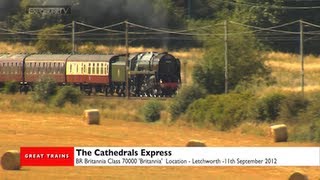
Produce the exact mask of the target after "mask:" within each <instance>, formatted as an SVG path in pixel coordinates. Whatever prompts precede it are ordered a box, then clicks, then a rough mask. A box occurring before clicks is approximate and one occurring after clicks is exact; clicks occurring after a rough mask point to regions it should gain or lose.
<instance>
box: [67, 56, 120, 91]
mask: <svg viewBox="0 0 320 180" xmlns="http://www.w3.org/2000/svg"><path fill="white" fill-rule="evenodd" d="M116 58H117V56H115V55H71V56H70V57H69V58H68V59H67V65H66V77H67V79H66V80H67V83H68V84H74V85H77V86H80V88H81V89H82V90H84V91H86V92H87V93H88V94H90V93H91V92H104V93H106V92H107V90H108V88H109V84H110V76H109V70H110V63H111V62H114V61H115V60H116Z"/></svg>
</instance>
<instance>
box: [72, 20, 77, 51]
mask: <svg viewBox="0 0 320 180" xmlns="http://www.w3.org/2000/svg"><path fill="white" fill-rule="evenodd" d="M75 26H76V23H75V21H72V54H74V53H75V49H76V47H75V43H74V41H75V35H74V33H75V28H76V27H75Z"/></svg>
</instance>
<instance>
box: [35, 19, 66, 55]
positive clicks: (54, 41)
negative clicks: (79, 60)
mask: <svg viewBox="0 0 320 180" xmlns="http://www.w3.org/2000/svg"><path fill="white" fill-rule="evenodd" d="M64 27H65V26H64V25H63V24H56V25H53V26H51V27H47V28H44V29H42V30H41V31H40V32H39V33H38V36H37V37H38V41H37V42H36V44H35V47H36V49H37V50H38V52H41V53H69V52H70V51H71V43H70V41H68V39H67V38H66V37H63V36H52V34H57V32H62V31H64V30H65V29H64Z"/></svg>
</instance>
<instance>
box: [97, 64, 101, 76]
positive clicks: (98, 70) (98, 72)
mask: <svg viewBox="0 0 320 180" xmlns="http://www.w3.org/2000/svg"><path fill="white" fill-rule="evenodd" d="M97 74H100V69H99V63H97Z"/></svg>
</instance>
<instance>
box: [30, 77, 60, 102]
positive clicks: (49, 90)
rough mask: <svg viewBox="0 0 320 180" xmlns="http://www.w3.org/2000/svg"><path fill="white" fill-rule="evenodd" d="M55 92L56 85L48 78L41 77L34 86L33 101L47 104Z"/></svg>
mask: <svg viewBox="0 0 320 180" xmlns="http://www.w3.org/2000/svg"><path fill="white" fill-rule="evenodd" d="M56 92H57V83H56V82H55V81H54V80H52V79H51V78H48V77H42V78H40V79H39V81H38V82H37V83H36V84H35V86H34V92H33V100H34V101H36V102H45V103H47V102H49V100H50V99H51V98H52V97H53V96H54V95H55V94H56Z"/></svg>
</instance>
